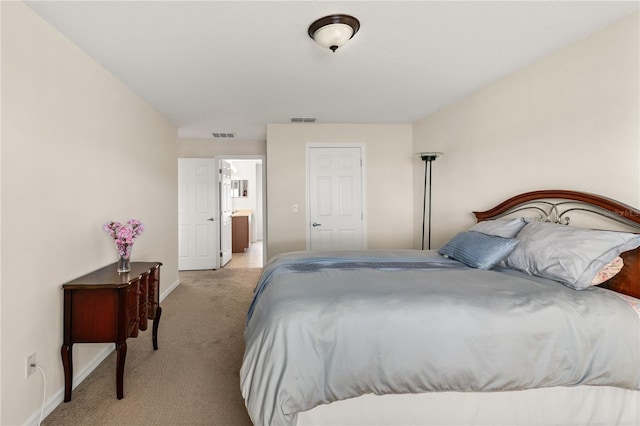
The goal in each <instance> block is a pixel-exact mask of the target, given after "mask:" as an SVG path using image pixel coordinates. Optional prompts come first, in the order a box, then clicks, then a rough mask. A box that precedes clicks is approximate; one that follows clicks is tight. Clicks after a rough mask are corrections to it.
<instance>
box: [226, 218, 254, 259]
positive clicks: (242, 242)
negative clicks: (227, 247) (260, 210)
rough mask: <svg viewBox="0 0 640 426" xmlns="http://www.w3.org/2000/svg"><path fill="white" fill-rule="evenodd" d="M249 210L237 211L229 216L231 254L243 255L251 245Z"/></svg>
mask: <svg viewBox="0 0 640 426" xmlns="http://www.w3.org/2000/svg"><path fill="white" fill-rule="evenodd" d="M251 218H252V212H251V210H238V211H237V212H235V213H234V214H232V215H231V252H232V253H244V251H245V250H246V249H248V248H249V244H250V243H251Z"/></svg>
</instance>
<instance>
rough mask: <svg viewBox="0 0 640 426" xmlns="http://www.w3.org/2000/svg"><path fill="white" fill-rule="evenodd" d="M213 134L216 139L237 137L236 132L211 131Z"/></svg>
mask: <svg viewBox="0 0 640 426" xmlns="http://www.w3.org/2000/svg"><path fill="white" fill-rule="evenodd" d="M211 134H212V135H213V137H214V138H216V139H231V138H235V137H236V134H235V133H220V132H213V133H211Z"/></svg>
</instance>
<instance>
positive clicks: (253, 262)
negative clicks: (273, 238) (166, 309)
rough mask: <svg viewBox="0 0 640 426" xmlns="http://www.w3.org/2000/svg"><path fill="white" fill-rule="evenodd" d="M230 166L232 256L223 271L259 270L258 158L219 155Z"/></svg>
mask: <svg viewBox="0 0 640 426" xmlns="http://www.w3.org/2000/svg"><path fill="white" fill-rule="evenodd" d="M218 158H220V159H224V160H225V161H227V162H228V163H229V164H230V170H231V177H230V179H231V206H232V210H231V211H232V215H231V216H232V224H233V225H232V238H233V244H232V245H233V253H232V257H231V261H230V262H229V263H228V264H227V265H226V266H225V267H226V268H261V267H262V266H263V265H264V262H265V259H264V256H265V255H266V250H264V248H263V246H264V241H265V237H266V235H265V234H266V229H265V223H266V221H265V211H266V208H265V202H266V200H265V197H264V191H265V186H264V182H265V179H264V173H265V168H264V158H263V157H262V156H231V155H230V156H221V157H218Z"/></svg>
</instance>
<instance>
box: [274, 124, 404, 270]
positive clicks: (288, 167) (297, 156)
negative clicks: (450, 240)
mask: <svg viewBox="0 0 640 426" xmlns="http://www.w3.org/2000/svg"><path fill="white" fill-rule="evenodd" d="M307 143H317V144H320V143H331V144H335V143H353V144H364V146H365V156H366V174H365V179H366V203H367V209H366V211H365V215H366V219H367V233H368V248H371V249H376V248H411V245H412V241H413V227H412V220H413V217H412V205H413V199H412V192H411V187H412V182H411V179H412V177H411V176H412V148H411V125H410V124H310V123H305V124H269V125H268V126H267V159H268V163H267V241H268V244H267V258H271V257H272V256H273V255H275V254H277V253H282V252H287V251H295V250H305V249H306V227H307V222H306V177H305V144H307ZM293 204H297V205H298V206H299V210H298V213H293V212H292V211H291V206H292V205H293Z"/></svg>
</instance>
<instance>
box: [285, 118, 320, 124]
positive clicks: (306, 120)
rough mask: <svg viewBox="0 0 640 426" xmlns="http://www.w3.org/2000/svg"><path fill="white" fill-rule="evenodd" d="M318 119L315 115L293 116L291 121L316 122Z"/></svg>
mask: <svg viewBox="0 0 640 426" xmlns="http://www.w3.org/2000/svg"><path fill="white" fill-rule="evenodd" d="M316 120H317V118H315V117H293V118H291V119H290V120H289V121H291V122H292V123H315V122H316Z"/></svg>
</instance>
